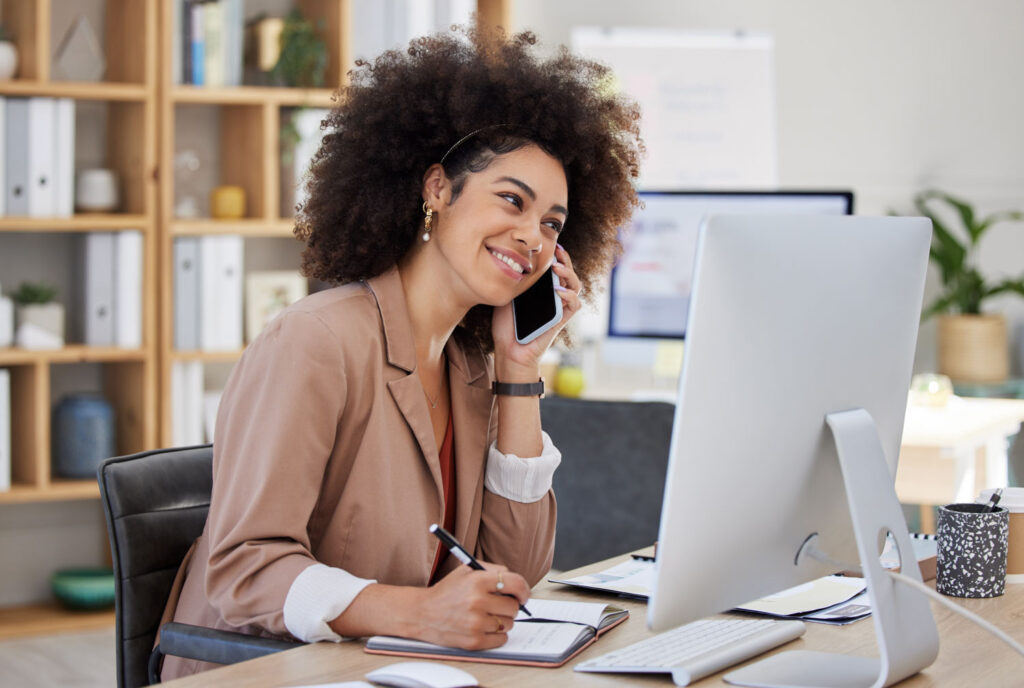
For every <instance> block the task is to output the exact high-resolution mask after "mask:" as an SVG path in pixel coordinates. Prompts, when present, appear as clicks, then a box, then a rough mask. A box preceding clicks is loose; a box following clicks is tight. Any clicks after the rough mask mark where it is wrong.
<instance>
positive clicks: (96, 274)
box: [82, 232, 115, 346]
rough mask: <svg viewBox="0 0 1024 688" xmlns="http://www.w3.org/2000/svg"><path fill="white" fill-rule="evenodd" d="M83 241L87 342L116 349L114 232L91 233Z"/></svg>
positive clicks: (90, 344) (87, 343) (84, 311)
mask: <svg viewBox="0 0 1024 688" xmlns="http://www.w3.org/2000/svg"><path fill="white" fill-rule="evenodd" d="M83 241H84V243H85V246H84V249H83V251H82V256H83V262H84V263H85V265H84V270H83V272H84V278H85V288H84V289H82V298H83V310H82V315H83V319H84V321H85V322H84V323H83V324H84V329H85V338H84V339H85V343H86V345H88V346H113V344H114V271H115V269H114V233H113V232H89V233H88V234H86V235H85V237H84V239H83Z"/></svg>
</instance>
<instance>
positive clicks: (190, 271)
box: [174, 237, 202, 351]
mask: <svg viewBox="0 0 1024 688" xmlns="http://www.w3.org/2000/svg"><path fill="white" fill-rule="evenodd" d="M201 308H202V306H201V304H200V300H199V238H198V237H179V238H177V239H175V240H174V348H175V349H177V350H178V351H190V350H192V349H198V348H199V318H200V315H199V314H200V309H201Z"/></svg>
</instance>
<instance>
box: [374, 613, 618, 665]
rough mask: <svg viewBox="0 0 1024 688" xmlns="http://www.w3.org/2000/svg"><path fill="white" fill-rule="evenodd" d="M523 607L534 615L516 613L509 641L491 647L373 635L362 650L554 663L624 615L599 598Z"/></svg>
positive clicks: (496, 661)
mask: <svg viewBox="0 0 1024 688" xmlns="http://www.w3.org/2000/svg"><path fill="white" fill-rule="evenodd" d="M526 607H527V608H528V609H529V610H530V613H531V614H533V616H527V615H525V614H524V613H523V612H521V611H520V612H519V615H518V616H517V617H516V622H515V624H514V625H513V626H512V628H511V629H510V630H509V632H508V642H506V643H505V644H504V645H502V646H501V647H497V648H494V649H491V650H462V649H459V648H453V647H445V646H443V645H435V644H434V643H428V642H424V641H421V640H411V639H409V638H396V637H393V636H373V637H372V638H370V639H369V640H368V641H367V642H366V652H369V653H371V654H382V655H399V656H403V657H425V658H432V659H454V660H461V661H468V662H489V663H492V664H525V665H529V666H546V667H557V666H561V665H563V664H565V663H566V662H568V661H569V660H570V659H572V658H573V657H575V656H576V655H577V654H579V653H580V652H582V651H583V649H584V648H586V647H587V646H589V645H591V644H592V643H594V642H595V641H596V640H597V638H599V637H600V636H601V635H603V634H604V633H605V632H607V631H608V630H610V629H612V628H614V627H615V626H617V625H619V624H620V623H622V622H623V621H625V620H626V618H627V617H628V616H629V612H628V611H626V610H625V609H620V608H619V607H614V606H612V605H607V604H601V603H598V602H567V601H561V600H538V599H530V600H529V601H528V602H527V603H526Z"/></svg>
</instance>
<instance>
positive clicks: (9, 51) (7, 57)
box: [0, 41, 18, 81]
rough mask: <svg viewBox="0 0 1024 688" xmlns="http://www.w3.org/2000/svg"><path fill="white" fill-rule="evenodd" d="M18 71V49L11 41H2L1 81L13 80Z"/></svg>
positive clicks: (0, 50)
mask: <svg viewBox="0 0 1024 688" xmlns="http://www.w3.org/2000/svg"><path fill="white" fill-rule="evenodd" d="M17 71H18V48H17V46H15V45H14V44H13V43H11V42H10V41H0V81H7V80H8V79H13V78H14V75H15V73H17Z"/></svg>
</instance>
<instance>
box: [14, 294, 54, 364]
mask: <svg viewBox="0 0 1024 688" xmlns="http://www.w3.org/2000/svg"><path fill="white" fill-rule="evenodd" d="M13 296H14V303H15V322H16V325H15V333H14V340H15V343H16V344H17V345H18V346H20V347H21V348H23V349H59V348H61V347H62V346H64V306H62V305H61V304H59V303H57V302H56V301H55V300H54V299H55V298H56V296H57V288H56V287H54V286H52V285H49V284H46V283H43V282H22V283H21V285H19V286H18V290H17V291H16V292H14V295H13Z"/></svg>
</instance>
